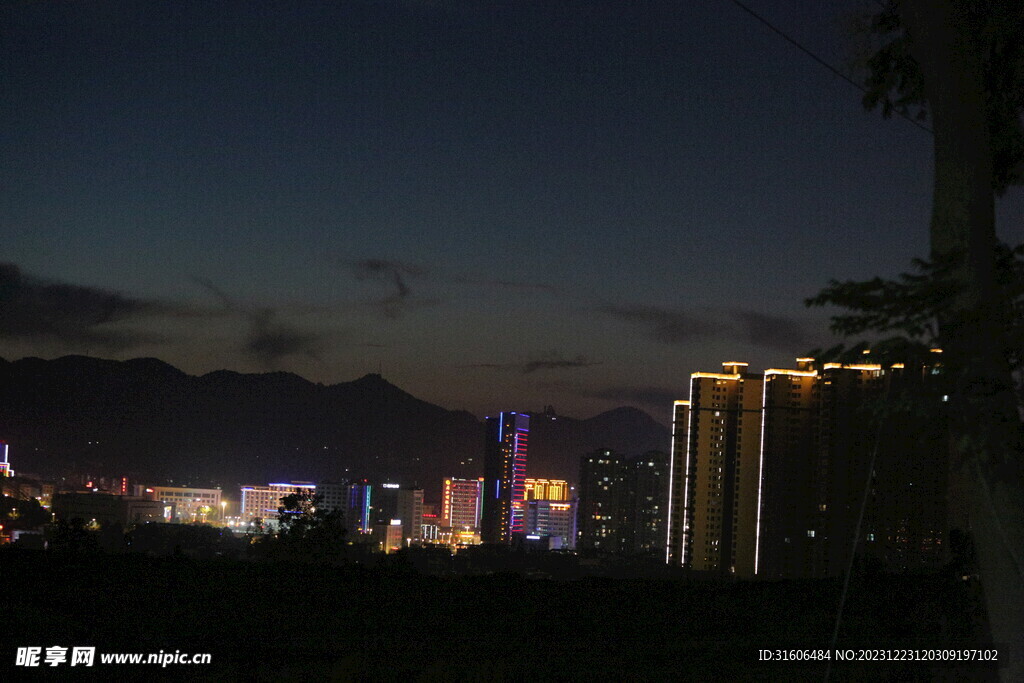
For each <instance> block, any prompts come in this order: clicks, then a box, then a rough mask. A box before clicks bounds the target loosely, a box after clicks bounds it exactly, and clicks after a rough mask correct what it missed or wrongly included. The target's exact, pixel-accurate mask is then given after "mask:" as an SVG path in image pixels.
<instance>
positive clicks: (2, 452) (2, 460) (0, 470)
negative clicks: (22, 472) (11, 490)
mask: <svg viewBox="0 0 1024 683" xmlns="http://www.w3.org/2000/svg"><path fill="white" fill-rule="evenodd" d="M9 450H10V448H9V447H8V445H7V442H6V441H0V477H13V476H14V471H13V470H12V469H11V463H10V462H9V461H8V460H7V455H8V451H9Z"/></svg>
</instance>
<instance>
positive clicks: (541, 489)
mask: <svg viewBox="0 0 1024 683" xmlns="http://www.w3.org/2000/svg"><path fill="white" fill-rule="evenodd" d="M525 486H526V500H568V499H569V482H567V481H565V480H564V479H527V480H526V481H525Z"/></svg>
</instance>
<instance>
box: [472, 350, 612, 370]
mask: <svg viewBox="0 0 1024 683" xmlns="http://www.w3.org/2000/svg"><path fill="white" fill-rule="evenodd" d="M594 365H601V363H600V361H594V360H590V359H589V358H587V357H586V356H582V355H578V356H576V357H575V358H563V357H562V356H561V354H559V353H558V352H552V353H550V354H546V355H545V356H544V357H542V358H540V359H537V360H531V361H527V362H526V363H472V364H469V365H460V366H458V367H460V368H474V369H484V370H509V371H512V372H519V373H522V374H524V375H529V374H530V373H533V372H537V371H538V370H570V369H576V368H589V367H591V366H594Z"/></svg>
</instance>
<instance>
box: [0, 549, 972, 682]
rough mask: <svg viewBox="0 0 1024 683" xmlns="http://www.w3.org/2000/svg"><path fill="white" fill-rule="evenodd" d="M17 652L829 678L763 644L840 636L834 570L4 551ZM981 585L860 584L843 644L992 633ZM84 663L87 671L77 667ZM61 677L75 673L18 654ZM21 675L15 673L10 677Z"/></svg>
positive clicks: (283, 673)
mask: <svg viewBox="0 0 1024 683" xmlns="http://www.w3.org/2000/svg"><path fill="white" fill-rule="evenodd" d="M0 576H2V577H3V583H4V586H3V592H4V593H5V595H6V596H7V598H8V600H6V601H5V602H7V609H6V610H5V617H6V619H5V620H6V622H7V624H8V626H9V628H8V629H7V635H6V636H5V637H4V646H3V653H2V655H0V656H2V657H3V658H4V666H5V667H6V666H9V665H11V664H13V663H14V661H15V650H16V648H17V647H18V646H42V647H43V648H46V647H49V646H53V645H60V646H65V647H72V646H76V645H78V646H81V645H94V646H96V648H97V652H143V653H148V652H158V651H160V650H163V651H165V652H173V651H175V650H181V651H183V652H190V653H197V652H199V653H202V652H210V653H212V654H213V662H212V664H211V665H208V666H202V665H200V666H184V665H177V666H175V665H171V666H168V667H167V668H165V669H161V668H160V667H158V666H154V665H149V666H145V665H127V664H125V665H106V666H100V665H98V664H97V666H94V667H93V669H91V670H90V673H91V674H93V675H95V676H97V677H104V678H108V679H111V680H113V679H115V678H116V679H118V680H134V679H138V678H142V677H151V678H152V677H156V678H163V677H172V678H188V679H191V680H197V679H198V680H225V679H228V680H233V679H249V680H257V679H258V680H311V681H313V680H403V681H408V680H442V679H444V680H525V679H538V680H570V679H571V680H623V679H632V680H637V679H640V680H678V679H689V680H737V679H743V680H747V679H749V680H765V679H771V680H822V677H823V674H824V667H823V666H822V665H820V664H813V663H803V664H778V663H770V662H769V663H759V662H758V661H757V660H758V655H757V652H758V650H759V649H774V648H779V647H790V648H800V649H826V648H827V647H828V643H829V638H830V635H831V631H832V617H833V612H834V606H835V604H836V599H837V596H838V593H839V585H838V584H837V583H836V582H832V581H807V582H780V583H767V582H764V583H760V582H754V583H739V582H737V583H710V582H702V583H689V582H684V581H654V580H611V579H585V580H579V581H551V580H529V579H525V578H522V577H519V576H516V575H512V574H496V575H491V576H479V577H452V578H437V577H428V576H420V575H416V574H412V573H409V572H407V571H405V570H403V569H402V568H401V567H390V568H384V569H375V570H355V569H353V570H348V569H335V568H322V567H315V566H309V565H290V564H276V563H251V562H237V561H198V560H192V559H185V558H148V557H144V556H132V555H109V556H107V555H86V556H79V557H62V556H57V555H53V554H46V553H43V552H39V553H36V552H31V551H3V552H0ZM974 593H975V589H974V588H973V587H972V584H970V583H965V582H961V581H955V580H953V579H943V578H941V577H926V578H920V577H917V578H914V577H892V576H874V577H871V578H868V579H861V580H858V581H857V582H855V585H854V586H853V587H852V593H851V599H850V601H849V606H848V610H847V618H846V619H845V620H844V623H845V627H844V631H843V638H842V639H841V645H842V646H844V647H852V648H856V647H862V646H869V647H887V648H914V647H919V648H921V647H938V646H941V645H950V644H952V643H954V642H957V643H958V644H960V645H963V644H964V643H972V644H976V645H980V644H981V643H983V642H984V640H983V638H981V636H980V635H979V634H978V633H977V632H978V631H979V630H980V627H979V626H978V620H977V618H976V616H974V617H972V613H973V612H976V605H977V596H976V595H974ZM76 671H82V669H80V668H79V669H77V670H76ZM32 672H34V673H36V674H37V675H39V676H43V677H48V678H50V679H54V678H55V676H57V675H60V676H61V677H63V676H66V675H67V674H69V673H72V671H71V669H70V668H68V667H67V665H64V666H63V667H62V668H61V669H60V671H57V670H56V669H49V670H45V667H41V668H39V669H34V670H31V671H30V670H26V669H24V668H21V669H18V670H17V671H16V673H17V674H18V675H19V678H20V677H21V676H24V675H25V674H26V673H32ZM935 678H945V679H948V680H952V679H953V678H955V679H957V680H965V679H978V680H986V679H988V680H991V672H990V671H986V670H985V669H983V668H978V667H968V668H961V669H951V668H943V667H935V666H931V665H927V664H891V663H890V664H882V663H878V662H871V663H862V664H847V663H843V664H838V665H836V664H834V667H833V671H832V679H833V680H933V679H935ZM8 680H12V679H10V678H8Z"/></svg>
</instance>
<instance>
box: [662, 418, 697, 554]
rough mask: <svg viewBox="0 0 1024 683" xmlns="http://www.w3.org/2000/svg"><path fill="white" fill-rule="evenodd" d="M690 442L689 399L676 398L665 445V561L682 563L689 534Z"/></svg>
mask: <svg viewBox="0 0 1024 683" xmlns="http://www.w3.org/2000/svg"><path fill="white" fill-rule="evenodd" d="M689 446H690V402H689V401H676V402H675V403H674V404H673V405H672V446H671V448H670V449H669V468H668V490H669V495H668V523H667V529H666V537H667V538H666V542H665V562H667V563H668V564H671V565H676V566H681V565H682V564H683V554H684V553H683V550H684V548H685V541H686V539H688V538H689V534H688V533H686V527H685V524H686V522H687V521H688V516H687V514H686V513H687V510H686V505H687V500H688V496H689V494H690V481H691V476H690V474H689V473H688V472H687V469H686V454H687V452H688V450H689Z"/></svg>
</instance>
